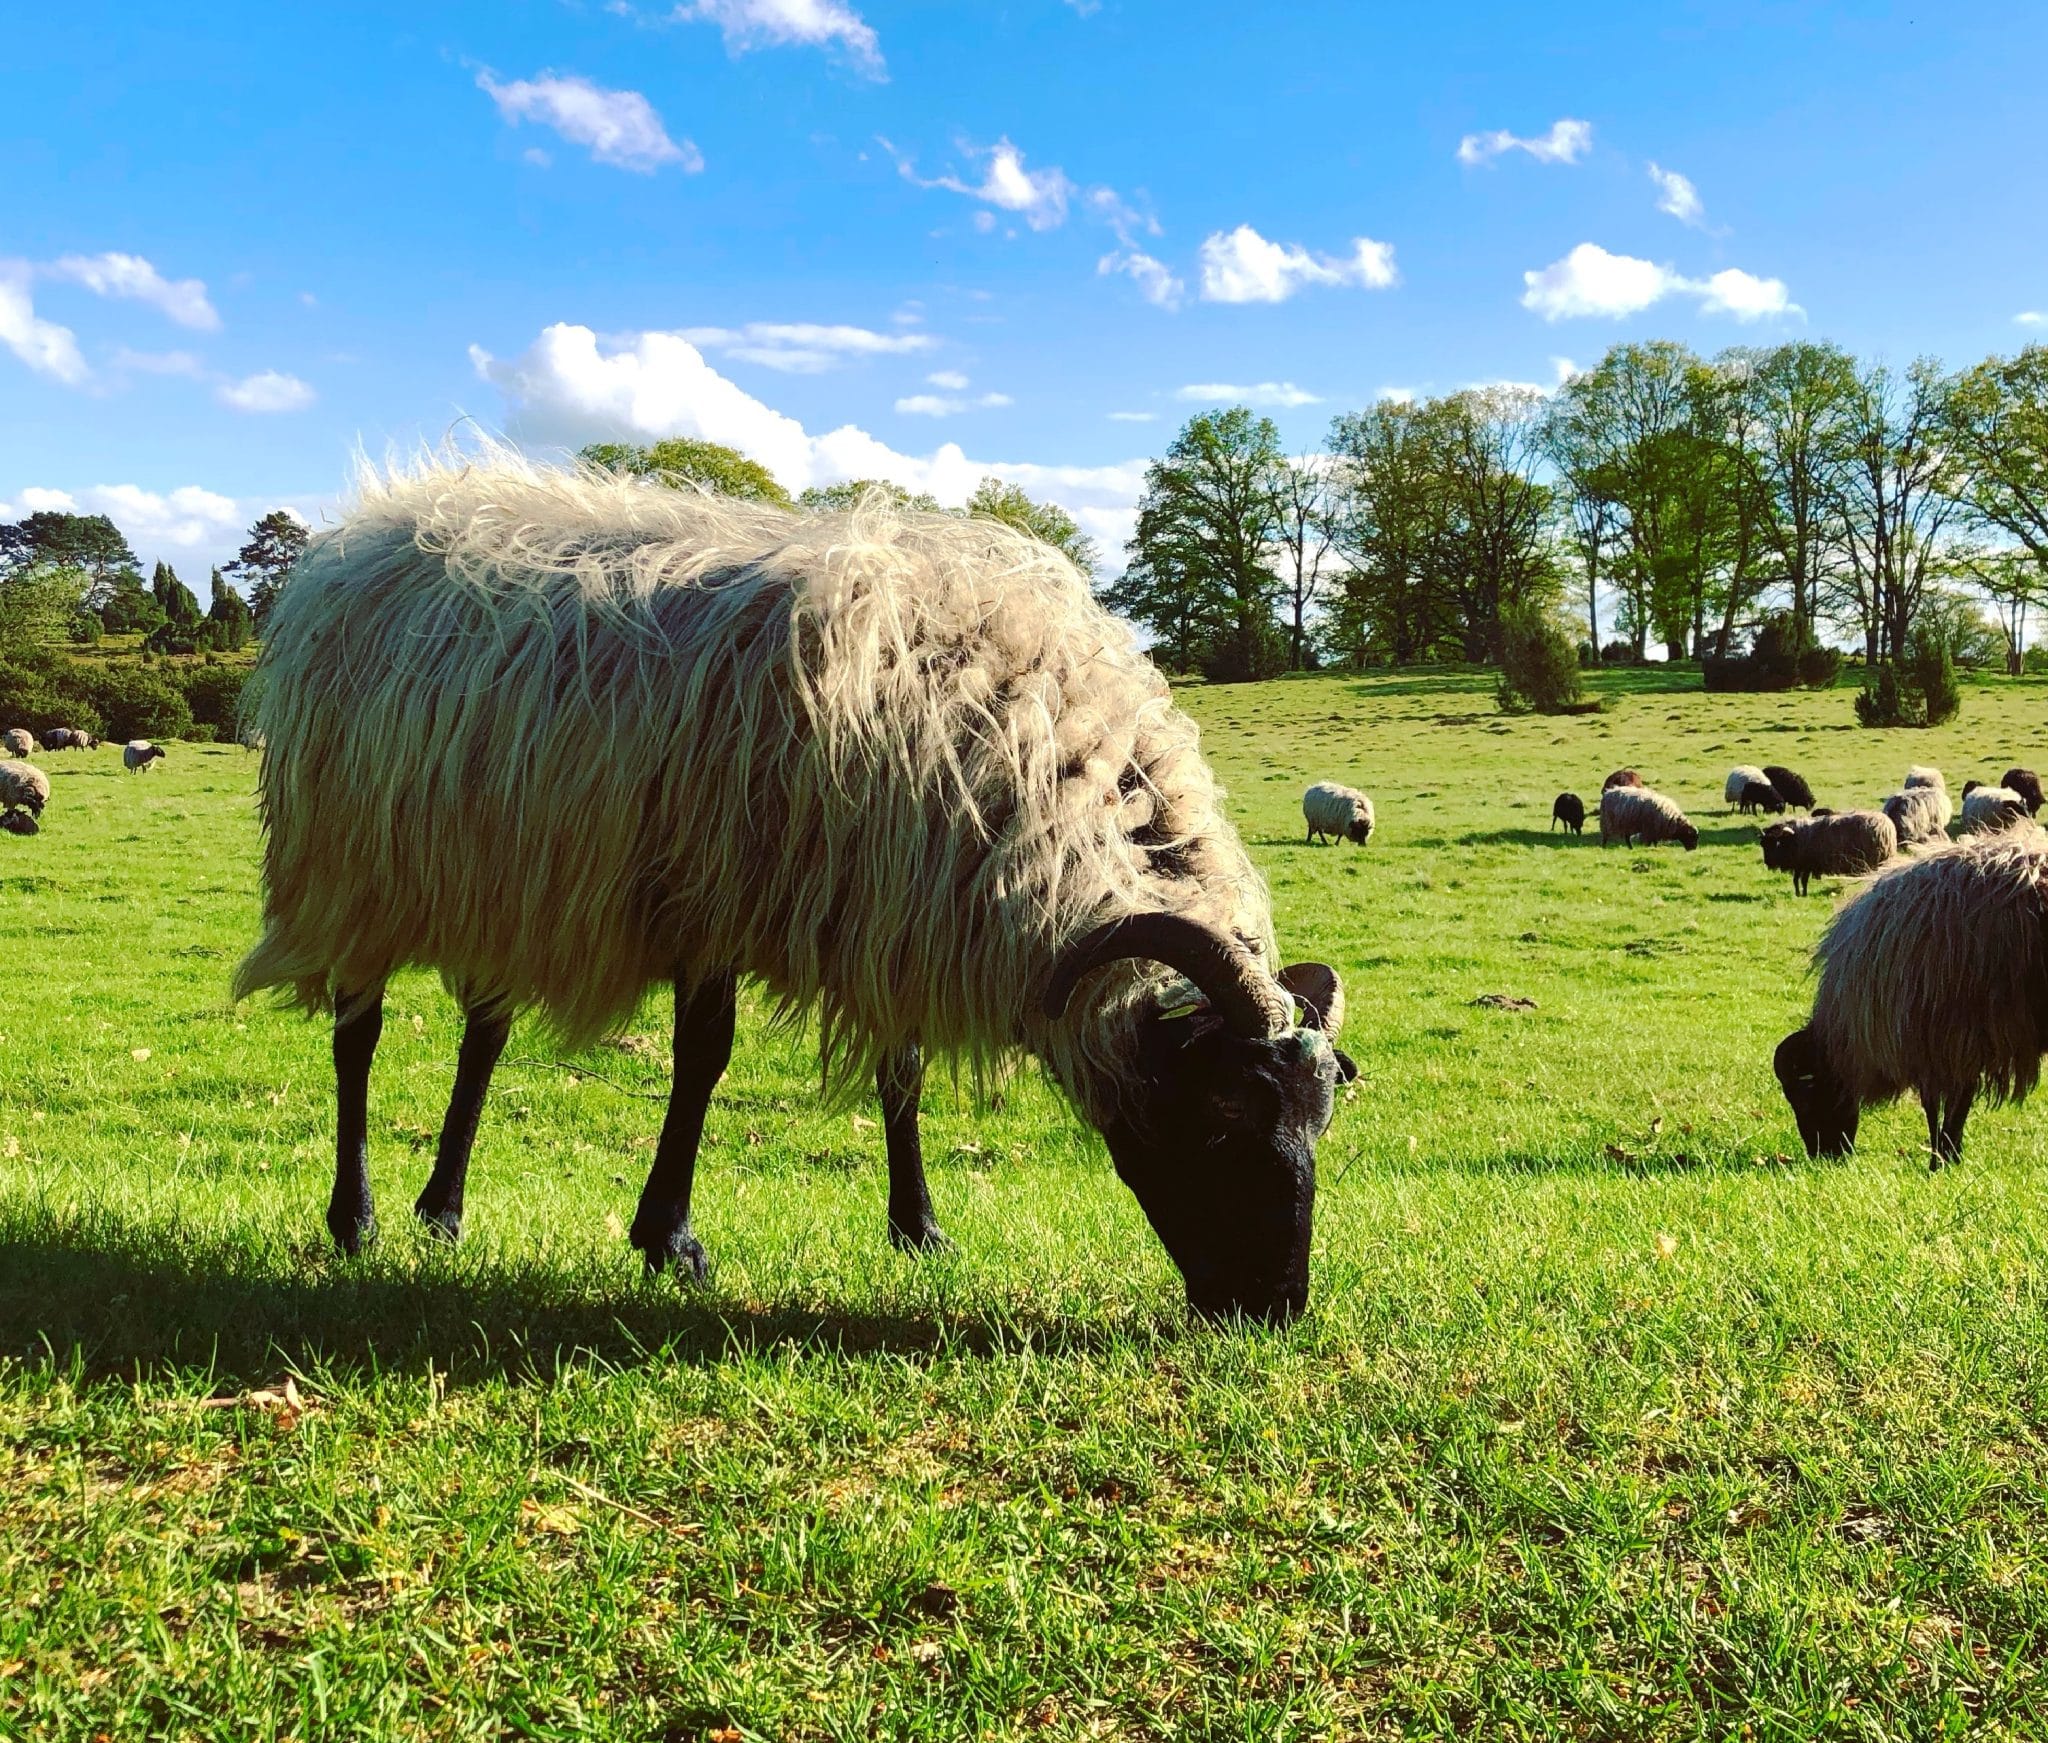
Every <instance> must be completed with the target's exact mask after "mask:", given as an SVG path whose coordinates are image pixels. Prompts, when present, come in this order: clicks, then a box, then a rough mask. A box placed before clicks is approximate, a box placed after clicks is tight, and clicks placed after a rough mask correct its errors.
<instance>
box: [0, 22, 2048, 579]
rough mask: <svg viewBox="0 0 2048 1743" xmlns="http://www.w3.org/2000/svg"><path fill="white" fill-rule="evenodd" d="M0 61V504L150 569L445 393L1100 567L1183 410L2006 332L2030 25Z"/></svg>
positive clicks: (552, 438)
mask: <svg viewBox="0 0 2048 1743" xmlns="http://www.w3.org/2000/svg"><path fill="white" fill-rule="evenodd" d="M9 42H10V51H11V52H10V60H11V61H12V63H13V66H14V69H15V75H16V76H15V77H14V78H13V79H11V80H10V88H9V101H8V103H7V104H6V105H5V106H4V107H0V518H7V517H9V516H11V515H13V514H18V513H20V512H23V511H25V510H26V509H28V508H32V507H37V506H64V505H66V504H75V505H77V506H79V507H83V508H88V509H104V510H106V511H107V512H110V513H112V514H113V515H114V516H115V518H116V520H117V521H119V522H120V523H121V525H122V526H123V527H124V529H125V530H126V531H128V533H129V534H130V537H131V539H132V540H133V541H134V543H135V544H136V546H137V549H138V551H139V552H140V553H141V555H142V556H143V558H144V560H145V561H147V560H149V559H151V558H154V557H156V556H158V555H163V556H168V557H170V558H171V559H172V560H173V561H176V562H178V563H180V565H181V566H185V567H188V568H190V567H199V566H203V564H204V563H205V562H207V561H210V560H219V559H220V557H221V556H223V555H224V554H225V553H227V552H229V551H231V550H232V548H233V546H234V544H235V543H236V542H238V541H237V534H238V533H239V530H240V529H241V528H242V527H243V526H245V525H246V524H247V523H248V521H250V520H251V519H253V518H254V517H255V516H256V515H257V514H259V513H261V512H263V511H264V510H265V509H267V508H269V507H271V506H274V505H276V504H279V503H283V504H289V505H293V506H296V507H299V508H300V509H302V510H303V511H304V512H306V513H308V514H310V515H312V516H314V517H316V518H317V517H318V516H319V515H320V514H321V513H322V512H323V511H324V510H326V509H327V508H329V507H330V506H331V504H332V503H333V502H334V501H335V500H336V498H337V496H338V494H339V493H340V491H341V490H342V489H343V488H344V486H345V483H346V478H347V473H348V468H349V463H350V457H351V455H352V453H353V452H354V450H355V448H356V447H357V445H358V444H361V445H362V446H363V447H364V448H366V449H367V450H368V451H369V452H370V453H371V454H372V455H381V454H383V453H384V452H386V451H387V449H390V448H393V447H397V448H401V449H402V448H405V447H408V446H411V445H413V444H416V443H418V442H420V441H422V440H435V439H439V438H441V437H442V436H444V435H446V434H448V433H449V432H450V430H451V428H452V427H454V426H455V425H456V424H457V421H458V420H459V419H461V418H463V417H469V418H473V419H475V420H477V422H478V423H480V424H481V425H483V426H484V427H486V428H488V429H492V430H504V431H509V432H510V433H512V434H513V435H514V436H515V437H516V438H517V439H519V440H521V441H523V442H525V443H528V444H529V445H533V446H536V447H541V446H546V445H549V444H559V443H577V442H581V441H585V440H590V439H592V438H595V437H600V436H635V435H637V436H641V437H652V436H655V435H659V434H664V433H670V432H680V433H690V434H702V435H707V436H710V437H712V438H714V439H717V440H723V441H728V442H733V443H735V444H736V445H738V446H741V447H745V448H748V449H750V450H751V451H753V452H754V453H756V455H757V456H758V457H759V458H761V459H763V460H765V461H767V462H768V463H769V464H770V465H772V466H774V467H775V468H776V470H777V471H778V472H779V473H780V474H781V475H782V476H783V477H784V480H785V482H787V483H789V484H790V485H792V486H794V487H800V486H801V485H803V484H805V483H810V482H819V481H824V480H826V479H829V478H831V477H834V476H845V475H849V474H858V475H869V474H875V473H884V474H888V475H892V476H897V477H900V478H902V479H903V480H904V481H905V482H907V483H912V484H916V485H919V486H921V487H930V488H934V489H936V490H937V491H938V492H939V494H940V495H942V496H946V497H951V498H955V499H957V498H958V497H959V496H961V495H964V494H965V492H966V490H967V489H968V488H971V486H972V484H973V482H974V480H975V479H976V478H977V477H979V476H980V475H981V474H982V473H983V472H987V471H996V472H1000V473H1002V474H1003V475H1005V476H1008V477H1013V478H1016V479H1017V480H1018V481H1020V482H1022V483H1023V484H1025V486H1026V487H1027V488H1029V489H1032V490H1033V491H1035V492H1037V493H1040V494H1044V495H1048V496H1051V497H1054V498H1056V499H1058V500H1061V501H1063V502H1065V503H1066V504H1067V505H1068V506H1069V507H1071V508H1073V509H1075V510H1076V511H1077V512H1078V513H1080V514H1081V516H1082V518H1083V520H1084V521H1085V522H1086V524H1088V526H1089V527H1090V528H1091V530H1093V531H1095V532H1096V533H1097V534H1098V535H1099V536H1101V537H1102V538H1103V539H1104V540H1105V542H1106V543H1110V544H1115V543H1118V542H1120V541H1121V539H1122V537H1123V536H1124V533H1125V531H1126V530H1127V528H1128V525H1129V506H1130V504H1131V502H1132V501H1133V500H1134V498H1135V495H1136V492H1137V489H1138V484H1139V476H1140V473H1141V472H1142V464H1143V461H1144V458H1145V457H1146V456H1147V455H1148V454H1151V453H1155V452H1157V451H1158V449H1159V447H1160V446H1161V445H1162V444H1163V442H1164V441H1165V440H1166V439H1167V438H1168V436H1169V435H1170V434H1171V432H1172V430H1173V428H1174V427H1175V425H1176V423H1177V422H1178V420H1180V419H1181V418H1183V417H1185V416H1186V415H1187V414H1188V413H1189V412H1190V411H1191V410H1194V409H1198V408H1199V405H1200V404H1201V403H1202V402H1203V401H1205V400H1207V399H1209V398H1211V397H1215V396H1218V395H1221V396H1223V397H1240V396H1241V397H1247V398H1250V399H1252V400H1253V401H1254V403H1260V404H1262V405H1263V406H1264V408H1265V409H1267V410H1269V411H1270V412H1271V413H1272V415H1273V416H1274V417H1275V418H1276V419H1277V420H1278V422H1279V423H1280V426H1281V428H1282V431H1283V433H1284V434H1285V435H1286V437H1287V438H1288V440H1289V441H1290V442H1291V443H1294V444H1296V445H1298V446H1300V447H1303V448H1307V447H1311V446H1313V445H1315V444H1316V442H1317V441H1318V440H1319V439H1320V436H1321V433H1322V431H1323V429H1324V428H1325V426H1326V425H1327V422H1328V419H1329V417H1330V415H1331V414H1332V413H1334V412H1337V411H1340V410H1344V409H1348V408H1351V407H1355V406H1357V405H1360V404H1363V403H1365V402H1366V401H1368V400H1370V399H1371V398H1373V397H1374V396H1375V395H1378V394H1380V393H1383V392H1387V391H1396V390H1397V391H1412V392H1429V391H1442V390H1446V389H1450V388H1454V387H1458V386H1462V385H1465V384H1468V383H1473V382H1482V381H1495V380H1510V381H1523V382H1530V383H1535V384H1537V385H1540V386H1549V385H1550V384H1552V383H1554V381H1555V380H1556V377H1557V371H1558V370H1559V368H1560V367H1561V365H1560V363H1559V361H1558V360H1560V359H1567V360H1572V361H1576V362H1578V363H1580V364H1585V363H1589V362H1591V361H1592V360H1593V359H1595V358H1597V357H1598V356H1599V354H1600V353H1601V351H1602V350H1603V349H1605V347H1606V346H1608V345H1609V344H1611V343H1613V342H1614V341H1615V340H1617V339H1620V338H1625V337H1646V336H1654V335H1664V336H1670V337H1674V338H1678V339H1681V340H1684V341H1686V342H1687V343H1690V344H1692V345H1694V346H1696V347H1699V348H1700V349H1702V350H1713V349H1717V348H1719V347H1720V346H1722V345H1726V344H1734V343H1765V342H1769V341H1771V340H1774V339H1777V338H1780V337H1784V336H1789V335H1796V334H1805V335H1812V336H1817V337H1827V338H1832V339H1835V340H1838V341H1840V342H1841V343H1843V344H1846V345H1848V346H1850V347H1851V348H1853V349H1855V350H1857V351H1859V352H1863V353H1867V354H1879V353H1881V354H1884V355H1887V356H1890V357H1892V358H1894V359H1898V360H1903V359H1905V358H1907V357H1910V356H1912V355H1915V354H1917V353H1919V352H1923V351H1931V352H1934V353H1936V354H1939V355H1941V356H1943V357H1945V358H1947V359H1948V360H1949V361H1951V362H1962V361H1969V360H1974V359H1975V358H1977V357H1980V356H1982V355H1984V354H1986V353H1987V352H1991V351H2010V350H2012V349H2014V348H2016V347H2017V346H2018V345H2020V344H2023V343H2025V342H2027V341H2028V340H2029V339H2040V338H2043V337H2048V323H2043V322H2041V321H2039V320H2037V321H2035V322H2033V323H2028V322H2026V321H2024V320H2022V319H2021V318H2020V317H2022V316H2024V315H2026V314H2028V313H2031V312H2048V260H2044V247H2043V242H2042V234H2043V225H2042V220H2043V216H2044V211H2043V207H2044V201H2043V197H2042V191H2041V190H2042V185H2043V169H2044V164H2043V152H2042V147H2041V132H2040V127H2039V120H2038V105H2039V101H2040V99H2039V95H2038V89H2037V86H2036V81H2035V80H2034V79H2033V78H2032V77H2031V74H2030V73H2029V72H2028V70H2027V69H2031V68H2033V67H2037V66H2038V65H2040V64H2041V62H2042V59H2043V54H2044V50H2048V8H2043V7H2040V6H2039V5H2018V4H2014V5H1945V6H1940V7H1937V6H1934V5H1931V4H1927V3H1925V0H1916V3H1914V4H1905V5H1890V4H1884V5H1880V4H1863V5H1838V6H1829V7H1822V6H1812V5H1758V4H1752V5H1742V4H1717V5H1712V6H1707V5H1658V6H1643V5H1641V4H1639V3H1638V4H1631V5H1582V6H1576V7H1565V8H1556V7H1553V8H1542V9H1539V8H1531V7H1526V6H1515V7H1510V6H1503V5H1491V4H1465V5H1461V6H1433V7H1417V6H1412V5H1403V6H1382V5H1367V4H1349V5H1341V4H1301V3H1295V4H1289V5H1284V6H1281V5H1275V6H1269V7H1246V6H1243V5H1241V4H1239V5H1222V4H1210V3H1208V0H1177V3H1167V0H1099V3H1097V4H1087V3H1086V0H1081V3H1077V0H1009V3H1007V4H995V5H978V4H967V5H950V6H940V5H937V4H932V3H929V0H925V3H913V0H683V3H682V4H680V5H678V4H677V3H676V0H666V3H664V0H616V3H614V4H611V5H606V4H603V3H601V0H600V3H589V0H584V3H578V4H565V3H563V0H524V3H522V0H500V3H498V4H495V5H488V6H486V5H477V4H463V5H444V6H432V5H424V6H423V5H420V4H417V3H413V4H407V5H397V4H384V3H381V0H370V3H363V0H357V3H355V4H351V5H350V6H347V7H322V8H318V9H314V8H304V7H280V6H275V5H262V6H256V5H240V4H220V5H217V6H215V7H213V8H209V9H199V8H181V9H176V10H175V11H168V12H163V13H160V14H158V15H157V16H155V17H152V16H150V15H149V13H147V12H146V11H145V10H144V9H142V8H138V7H135V6H133V5H132V4H129V5H120V6H117V5H107V4H97V3H94V0H80V3H75V4H66V5H62V6H57V5H44V6H37V7H34V8H20V9H17V11H16V16H15V17H14V19H13V21H12V22H11V23H10V27H9ZM1653 166H1654V169H1655V171H1656V172H1658V173H1657V174H1653ZM1660 175H1661V178H1662V179H1659V176H1660ZM1674 175H1675V176H1676V177H1679V178H1683V181H1682V183H1681V182H1679V181H1674V180H1672V179H1671V178H1672V177H1673V176H1674Z"/></svg>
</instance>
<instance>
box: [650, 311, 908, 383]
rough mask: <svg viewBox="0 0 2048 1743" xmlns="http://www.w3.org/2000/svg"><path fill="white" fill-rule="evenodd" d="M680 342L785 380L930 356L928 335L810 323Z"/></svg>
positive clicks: (708, 333)
mask: <svg viewBox="0 0 2048 1743" xmlns="http://www.w3.org/2000/svg"><path fill="white" fill-rule="evenodd" d="M682 337H683V338H685V339H687V340H689V342H690V343H691V344H692V345H695V346H697V347H698V348H699V349H701V350H705V351H724V352H728V353H730V354H731V355H732V356H734V357H737V358H739V359H740V360H741V361H742V362H745V363H758V364H760V365H761V367H762V368H764V369H779V370H781V371H782V372H783V373H784V374H785V375H816V374H818V373H820V372H821V371H823V370H827V369H834V368H837V367H838V366H839V365H841V364H843V363H847V362H850V361H852V360H853V359H854V358H857V357H889V356H901V355H904V354H906V353H909V352H914V351H930V350H932V349H933V348H934V347H935V346H936V345H937V344H938V341H937V340H936V339H934V338H933V337H932V336H931V335H930V334H928V333H877V332H874V331H873V330H872V329H870V328H867V327H850V326H843V325H827V324H824V323H820V322H814V321H749V322H748V323H747V324H746V325H745V326H743V327H685V328H684V329H683V330H682Z"/></svg>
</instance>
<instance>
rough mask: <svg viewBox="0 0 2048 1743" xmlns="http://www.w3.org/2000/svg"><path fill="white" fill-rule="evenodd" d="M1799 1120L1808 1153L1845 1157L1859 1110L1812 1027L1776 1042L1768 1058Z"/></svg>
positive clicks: (1828, 1156) (1830, 1157) (1851, 1143)
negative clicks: (1829, 1062) (1775, 1050)
mask: <svg viewBox="0 0 2048 1743" xmlns="http://www.w3.org/2000/svg"><path fill="white" fill-rule="evenodd" d="M1771 1064H1772V1066H1773V1067H1774V1068H1775V1070H1776V1071H1777V1073H1778V1082H1779V1084H1780V1085H1782V1086H1783V1088H1784V1091H1785V1099H1786V1100H1787V1101H1788V1102H1790V1103H1791V1104H1792V1117H1793V1118H1794V1119H1795V1120H1797V1121H1798V1122H1799V1136H1800V1138H1801V1140H1802V1141H1803V1142H1804V1143H1805V1145H1806V1153H1807V1155H1809V1156H1814V1157H1821V1156H1825V1157H1827V1158H1829V1159H1830V1160H1832V1159H1833V1158H1835V1157H1838V1156H1846V1155H1847V1154H1848V1153H1849V1150H1850V1147H1851V1146H1852V1145H1854V1143H1855V1142H1856V1126H1857V1123H1858V1119H1859V1116H1860V1112H1861V1110H1860V1109H1859V1108H1858V1107H1857V1105H1856V1098H1855V1097H1854V1096H1853V1095H1851V1094H1850V1093H1849V1092H1848V1090H1847V1089H1846V1088H1845V1087H1844V1086H1843V1084H1842V1082H1841V1080H1840V1079H1839V1078H1838V1077H1837V1076H1836V1075H1835V1071H1834V1067H1833V1066H1831V1065H1829V1064H1828V1061H1827V1055H1826V1054H1825V1053H1824V1052H1823V1051H1822V1049H1821V1045H1820V1042H1819V1040H1818V1039H1817V1038H1816V1037H1815V1035H1814V1032H1813V1031H1812V1030H1811V1029H1799V1030H1795V1031H1794V1032H1793V1033H1792V1034H1790V1035H1787V1036H1786V1037H1785V1039H1784V1040H1782V1041H1780V1042H1779V1043H1778V1051H1777V1053H1776V1055H1775V1056H1774V1057H1773V1059H1772V1061H1771Z"/></svg>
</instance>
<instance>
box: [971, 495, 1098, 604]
mask: <svg viewBox="0 0 2048 1743" xmlns="http://www.w3.org/2000/svg"><path fill="white" fill-rule="evenodd" d="M967 513H968V515H969V517H970V518H973V519H977V520H999V521H1001V522H1002V523H1003V524H1004V525H1005V526H1013V527H1015V528H1017V529H1018V531H1020V532H1026V533H1029V534H1030V535H1031V536H1032V537H1033V538H1034V539H1037V540H1039V541H1040V542H1041V543H1043V544H1048V545H1050V546H1052V548H1053V549H1054V550H1056V551H1058V552H1059V553H1060V555H1061V556H1063V557H1065V558H1066V559H1067V561H1068V562H1070V563H1072V564H1073V565H1074V567H1075V568H1077V569H1079V570H1080V571H1081V573H1082V574H1083V575H1085V576H1087V577H1088V578H1089V579H1090V580H1093V579H1094V576H1095V571H1096V568H1097V567H1098V566H1099V564H1100V563H1101V561H1102V558H1101V553H1100V552H1099V551H1098V550H1097V549H1096V546H1095V541H1094V540H1093V539H1091V538H1090V537H1089V536H1088V535H1087V534H1086V533H1084V532H1083V531H1082V530H1081V528H1080V525H1079V523H1078V522H1077V521H1076V520H1075V519H1074V517H1073V516H1072V515H1070V514H1069V513H1067V511H1066V510H1065V509H1063V508H1061V507H1060V506H1059V504H1057V503H1053V502H1035V501H1033V500H1032V499H1031V498H1030V497H1029V496H1027V495H1026V494H1025V493H1024V492H1023V491H1022V490H1021V489H1019V488H1018V487H1017V486H1016V485H1014V484H1005V483H1004V482H1003V481H1002V480H1001V479H1000V478H984V479H983V480H982V481H981V482H980V483H979V484H977V485H976V486H975V487H974V494H973V495H972V496H970V497H969V498H968V499H967Z"/></svg>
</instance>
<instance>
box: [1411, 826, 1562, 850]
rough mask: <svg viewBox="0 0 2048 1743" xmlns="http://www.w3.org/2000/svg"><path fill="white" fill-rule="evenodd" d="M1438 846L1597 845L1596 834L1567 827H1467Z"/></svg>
mask: <svg viewBox="0 0 2048 1743" xmlns="http://www.w3.org/2000/svg"><path fill="white" fill-rule="evenodd" d="M1437 845H1438V846H1457V847H1598V846H1599V845H1600V837H1599V836H1597V835H1574V834H1572V833H1571V831H1570V830H1568V829H1533V828H1531V829H1469V830H1467V831H1466V832H1465V833H1464V834H1463V835H1460V836H1456V837H1454V838H1453V840H1452V841H1450V842H1439V843H1438V844H1437Z"/></svg>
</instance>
